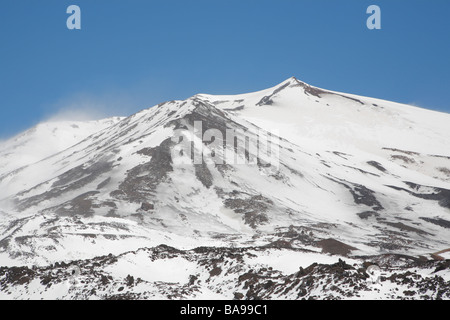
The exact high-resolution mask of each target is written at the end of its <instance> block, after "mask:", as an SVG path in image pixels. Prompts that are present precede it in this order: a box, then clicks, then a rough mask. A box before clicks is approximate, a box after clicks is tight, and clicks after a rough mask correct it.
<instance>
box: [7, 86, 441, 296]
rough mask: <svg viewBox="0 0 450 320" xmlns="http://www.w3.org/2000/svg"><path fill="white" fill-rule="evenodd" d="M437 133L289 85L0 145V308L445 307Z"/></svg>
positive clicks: (342, 97) (386, 111)
mask: <svg viewBox="0 0 450 320" xmlns="http://www.w3.org/2000/svg"><path fill="white" fill-rule="evenodd" d="M198 123H201V124H202V127H201V128H199V127H198ZM449 123H450V115H449V114H445V113H439V112H435V111H430V110H425V109H420V108H417V107H413V106H409V105H402V104H398V103H394V102H389V101H383V100H379V99H374V98H367V97H361V96H356V95H351V94H345V93H339V92H333V91H328V90H324V89H319V88H316V87H312V86H309V85H308V84H306V83H303V82H301V81H299V80H297V79H295V78H290V79H288V80H286V81H284V82H283V83H281V84H279V85H277V86H275V87H273V88H270V89H266V90H263V91H260V92H255V93H250V94H242V95H234V96H213V95H207V94H198V95H195V96H193V97H191V98H189V99H187V100H185V101H169V102H165V103H161V104H159V105H157V106H154V107H152V108H150V109H147V110H143V111H141V112H138V113H136V114H134V115H132V116H130V117H127V118H111V119H105V120H102V121H97V122H58V123H43V124H40V125H38V126H37V127H35V128H34V129H31V130H29V131H27V132H25V133H23V134H22V135H19V136H17V137H15V138H13V139H11V140H9V141H6V142H4V143H3V144H2V145H0V155H1V157H0V266H4V267H3V268H0V298H2V299H18V298H32V299H33V298H48V299H54V298H82V299H114V298H127V299H144V298H145V299H148V298H160V299H172V298H180V297H181V298H193V299H222V298H225V299H254V298H262V299H301V298H316V299H328V298H341V299H350V298H351V299H372V298H373V299H375V298H380V299H391V298H395V299H401V298H412V299H430V298H432V299H440V298H443V299H448V298H450V282H449V281H450V270H449V266H450V263H449V260H448V259H449V257H450V256H449V252H450V251H449V250H447V249H449V248H450V218H449V215H450V126H449V125H448V124H449ZM212 129H215V132H216V135H215V136H214V139H211V137H209V138H205V136H206V135H207V134H208V132H211V131H210V130H212ZM227 130H228V131H230V130H235V131H236V132H244V133H245V136H240V135H239V136H237V137H236V141H237V145H234V143H235V142H234V140H233V144H231V145H230V144H229V143H228V141H225V140H226V139H225V138H226V134H227V132H228V131H227ZM192 133H195V135H194V134H192ZM217 133H218V134H219V135H217ZM180 137H182V138H180ZM267 137H270V143H269V142H267V141H266V140H265V139H266V138H267ZM202 138H203V141H202ZM181 141H182V142H188V145H189V146H192V145H191V142H192V143H193V150H192V153H191V152H186V150H185V149H183V148H182V146H183V144H181ZM269 145H270V147H271V148H272V151H273V152H272V153H267V154H266V153H264V154H261V153H260V152H258V151H259V148H262V149H264V148H266V147H268V146H269ZM184 146H186V145H185V144H184ZM242 146H247V147H248V148H247V149H246V150H245V152H242ZM180 150H181V151H180ZM202 152H204V155H205V156H204V160H203V161H200V162H198V161H196V159H197V158H196V156H195V154H197V155H198V154H201V153H202ZM224 154H226V155H227V156H229V155H231V156H232V157H231V158H227V157H225V160H226V161H225V162H220V163H219V162H217V161H216V162H214V161H210V160H211V159H213V158H214V155H216V156H219V157H218V158H220V156H222V155H224ZM230 159H231V160H230ZM446 259H447V260H446ZM370 265H377V266H378V267H379V268H380V275H379V277H376V279H375V280H374V278H373V275H371V274H370V272H369V271H370V269H368V267H369V266H370ZM75 269H76V270H77V272H78V271H79V272H80V274H79V275H78V274H77V275H76V276H73V274H72V275H71V272H73V271H74V270H75ZM368 270H369V271H368Z"/></svg>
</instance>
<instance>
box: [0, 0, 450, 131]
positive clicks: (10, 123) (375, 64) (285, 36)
mask: <svg viewBox="0 0 450 320" xmlns="http://www.w3.org/2000/svg"><path fill="white" fill-rule="evenodd" d="M71 4H75V5H78V6H80V8H81V16H82V22H81V26H82V29H81V30H68V29H67V27H66V20H67V18H68V16H69V15H68V14H67V13H66V9H67V7H68V6H69V5H71ZM371 4H376V5H378V6H380V8H381V12H382V29H381V30H368V29H367V28H366V20H367V18H368V17H369V15H368V14H366V9H367V7H368V6H369V5H371ZM291 76H296V77H297V78H299V79H301V80H303V81H305V82H307V83H310V84H312V85H315V86H318V87H322V88H326V89H330V90H336V91H343V92H349V93H355V94H360V95H366V96H372V97H377V98H382V99H387V100H393V101H398V102H403V103H410V104H415V105H418V106H421V107H424V108H430V109H435V110H439V111H445V112H450V101H449V99H448V95H449V92H450V1H448V0H432V1H426V0H395V1H392V0H389V1H384V0H383V1H378V0H372V1H365V0H339V1H338V0H333V1H332V0H305V1H304V0H226V1H225V0H222V1H218V0H189V1H187V0H128V1H125V0H89V1H88V0H71V1H65V0H43V1H35V0H34V1H32V0H29V1H24V0H2V1H1V2H0V95H1V100H0V108H1V109H0V110H1V111H0V138H6V137H9V136H11V135H13V134H16V133H18V132H20V131H22V130H24V129H27V128H29V127H30V126H32V125H35V124H36V123H38V122H39V121H42V120H46V119H49V118H51V117H53V116H55V115H58V116H60V117H64V116H66V117H69V116H70V117H74V116H76V117H80V118H81V117H83V116H84V117H103V116H110V115H129V114H131V113H134V112H136V111H139V110H141V109H143V108H148V107H150V106H152V105H155V104H157V103H160V102H162V101H166V100H173V99H185V98H187V97H189V96H192V95H194V94H196V93H200V92H202V93H211V94H235V93H244V92H251V91H256V90H260V89H264V88H267V87H271V86H274V85H276V84H277V83H279V82H282V81H283V80H285V79H287V78H289V77H291ZM69 114H70V115H69Z"/></svg>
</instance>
